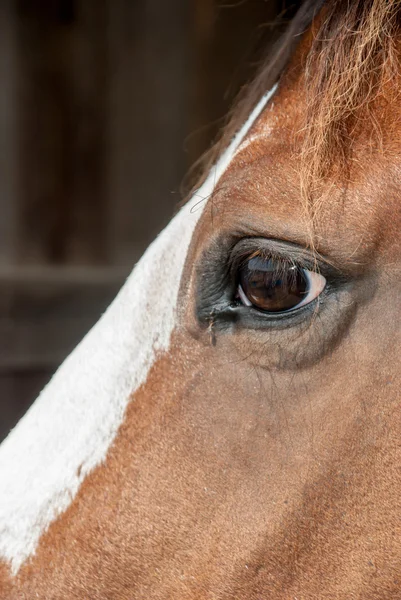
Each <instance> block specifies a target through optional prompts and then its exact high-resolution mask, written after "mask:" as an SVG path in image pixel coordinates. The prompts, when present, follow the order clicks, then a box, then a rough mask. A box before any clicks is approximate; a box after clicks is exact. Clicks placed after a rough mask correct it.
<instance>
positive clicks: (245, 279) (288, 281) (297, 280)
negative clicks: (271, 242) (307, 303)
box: [239, 256, 309, 312]
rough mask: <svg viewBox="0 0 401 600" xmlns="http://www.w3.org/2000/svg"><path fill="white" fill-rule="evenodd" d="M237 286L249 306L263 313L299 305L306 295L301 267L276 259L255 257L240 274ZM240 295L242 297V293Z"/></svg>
mask: <svg viewBox="0 0 401 600" xmlns="http://www.w3.org/2000/svg"><path fill="white" fill-rule="evenodd" d="M239 284H240V286H241V288H242V290H240V296H242V293H243V295H244V296H245V298H242V299H243V300H245V299H247V300H248V302H246V304H248V303H249V304H252V305H253V306H255V307H256V308H258V309H259V310H263V311H266V312H283V311H286V310H291V309H292V308H295V307H296V306H297V305H298V304H300V303H301V302H302V301H303V300H304V298H305V297H306V296H307V294H308V291H309V280H308V277H307V275H306V273H305V271H304V269H301V268H300V267H298V266H296V265H293V264H292V263H290V262H288V261H284V260H282V259H281V260H280V259H276V258H264V257H262V256H256V257H253V258H250V259H249V260H247V261H246V262H245V263H244V264H243V266H242V267H241V269H240V271H239ZM241 292H242V293H241Z"/></svg>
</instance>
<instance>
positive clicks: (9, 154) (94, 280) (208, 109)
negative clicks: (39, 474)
mask: <svg viewBox="0 0 401 600" xmlns="http://www.w3.org/2000/svg"><path fill="white" fill-rule="evenodd" d="M282 5H283V3H282V2H276V1H275V0H268V1H265V0H248V1H247V2H237V1H236V0H235V1H234V2H231V0H230V2H227V3H224V2H222V1H221V2H218V1H217V0H169V2H161V1H160V0H2V2H1V3H0V27H1V35H0V190H1V193H0V439H1V437H2V436H4V435H5V434H6V432H7V431H8V430H9V428H10V427H11V426H13V424H14V423H15V422H16V420H17V419H18V418H19V416H20V415H21V414H22V413H23V412H24V411H25V410H26V408H27V406H28V405H29V403H30V402H31V401H32V400H33V399H34V398H35V396H36V394H37V393H38V391H39V390H40V388H41V387H42V385H43V384H44V383H45V382H46V381H47V379H48V378H49V377H50V375H51V373H53V372H54V370H55V369H56V368H57V366H58V365H59V363H60V362H61V361H62V360H63V359H64V357H65V356H66V354H67V353H68V352H69V351H70V350H71V349H72V348H73V347H74V345H75V344H76V343H77V341H79V339H80V338H81V337H82V335H83V334H84V333H85V332H86V331H87V330H88V329H89V328H90V326H91V325H92V324H93V323H94V322H95V321H96V320H97V318H98V317H99V315H100V314H101V313H102V311H103V310H104V309H105V307H106V306H107V305H108V304H109V302H110V300H111V299H112V297H113V296H114V295H115V293H116V291H117V290H118V288H119V287H120V285H121V283H122V282H123V280H124V278H125V276H126V275H127V273H128V272H129V271H130V269H131V268H132V266H133V264H134V263H135V262H136V260H137V259H138V258H139V256H140V255H141V254H142V252H143V250H144V249H145V247H146V246H147V245H148V243H149V242H150V241H151V240H152V239H153V238H154V236H155V235H156V234H157V232H158V231H160V229H161V228H162V227H163V226H164V225H165V224H166V223H167V222H168V220H169V219H170V217H171V215H172V213H173V211H174V210H175V207H176V205H177V204H178V203H179V202H180V201H181V196H180V192H179V189H180V183H181V181H182V179H183V177H184V175H185V173H186V172H187V171H188V169H189V167H190V166H191V164H192V163H193V162H194V161H195V160H196V159H197V158H198V157H199V156H200V154H201V153H202V152H203V151H204V150H205V149H206V148H207V147H208V146H209V145H210V143H211V140H212V139H213V138H214V136H215V135H216V132H217V131H218V129H219V127H220V125H221V122H222V121H221V119H222V117H223V116H224V115H225V113H226V112H227V110H228V107H229V106H230V104H231V102H232V100H233V98H234V96H235V94H236V92H237V90H238V89H239V87H240V86H241V85H242V84H243V83H244V81H246V79H247V78H248V77H249V76H250V74H251V73H252V72H253V70H254V69H255V66H256V63H255V56H256V55H255V54H252V52H251V53H250V52H249V48H250V47H252V46H253V45H255V43H256V47H257V41H258V39H259V38H260V36H261V34H264V38H266V32H267V37H269V35H275V33H274V30H271V29H269V23H271V22H272V21H273V20H274V18H275V17H276V15H277V14H278V12H279V10H280V9H281V7H282ZM270 32H272V33H270ZM259 46H260V44H259Z"/></svg>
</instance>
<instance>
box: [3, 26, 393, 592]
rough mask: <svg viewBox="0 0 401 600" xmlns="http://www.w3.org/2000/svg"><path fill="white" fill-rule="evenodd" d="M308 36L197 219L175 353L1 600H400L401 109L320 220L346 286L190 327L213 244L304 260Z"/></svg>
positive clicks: (362, 154) (359, 139) (159, 366)
mask: <svg viewBox="0 0 401 600" xmlns="http://www.w3.org/2000/svg"><path fill="white" fill-rule="evenodd" d="M312 40H313V36H312V35H309V36H307V37H306V41H305V40H304V45H303V46H301V47H300V49H299V52H298V53H296V55H295V56H294V58H293V60H292V62H291V67H290V68H289V70H288V71H287V73H286V74H285V75H284V76H283V78H282V81H281V85H280V88H279V91H278V93H277V95H276V96H275V98H274V103H273V104H274V106H270V107H269V108H268V109H267V110H266V111H265V112H264V113H263V114H262V115H261V117H260V119H259V120H258V121H257V122H256V123H255V125H254V126H253V128H252V131H251V135H252V138H253V140H254V141H253V142H252V143H251V144H250V145H248V146H246V147H244V148H243V149H242V150H240V151H239V152H238V154H237V155H236V157H235V159H234V160H233V162H232V163H231V165H230V167H229V169H228V170H227V171H226V173H225V174H224V177H223V178H222V180H221V181H220V183H219V186H218V189H217V190H216V193H215V194H214V196H213V198H212V199H211V201H210V202H209V203H208V204H207V206H206V209H205V212H204V214H203V215H202V217H201V219H200V221H199V224H198V227H197V229H196V231H195V234H194V237H193V239H192V241H191V246H190V250H189V254H188V256H187V261H186V267H185V271H184V274H183V278H182V286H181V290H180V293H179V299H178V307H179V310H178V316H177V327H176V330H175V332H174V335H173V339H172V344H171V348H170V350H169V352H168V353H166V354H165V355H163V356H160V357H159V359H158V360H157V362H156V363H155V364H154V365H153V368H152V370H151V372H150V374H149V377H148V379H147V381H146V383H145V384H144V385H143V386H142V388H141V389H140V390H139V391H138V393H137V394H136V395H135V398H133V401H132V402H131V403H130V405H129V406H128V409H127V412H126V415H125V420H124V423H123V424H122V426H121V428H120V430H119V432H118V436H117V438H116V440H115V443H114V444H113V446H112V447H111V448H110V451H109V453H108V456H107V460H106V461H105V464H104V465H101V466H100V467H98V468H97V469H95V470H94V472H93V473H92V474H91V475H90V476H89V477H87V479H86V480H85V482H84V484H83V485H82V486H81V489H80V490H79V493H78V495H77V496H76V498H75V500H74V501H73V502H72V504H71V506H70V507H69V509H68V510H67V511H66V512H65V513H64V514H63V515H61V516H60V518H59V519H58V520H57V521H56V522H54V523H53V524H52V525H51V526H50V528H49V530H48V531H47V532H46V533H45V534H44V535H43V536H42V538H41V540H40V544H39V547H38V550H37V552H36V554H35V556H33V557H31V559H30V560H29V561H27V563H26V564H25V565H24V566H23V567H22V569H21V570H20V572H19V574H18V576H17V577H16V578H15V579H13V580H12V579H11V578H10V577H9V574H8V572H7V567H6V566H4V567H3V569H2V570H0V590H1V593H0V597H1V600H3V598H4V600H31V599H32V598H38V599H39V600H81V599H82V598H89V599H90V600H133V599H135V600H170V599H174V600H232V599H237V598H238V599H241V600H261V599H263V600H351V599H355V600H399V598H400V597H401V493H400V490H401V471H400V464H401V444H400V440H401V412H400V407H399V400H400V395H399V394H400V392H399V391H400V377H401V356H400V352H399V348H400V347H401V327H400V323H401V314H400V297H401V285H400V268H401V234H400V232H401V202H400V189H401V159H400V156H401V128H400V118H401V106H399V105H398V104H396V103H394V104H392V103H384V104H383V105H382V106H383V107H384V108H380V110H379V109H378V107H377V106H375V107H373V106H372V110H374V111H375V114H374V118H375V119H376V120H377V123H378V126H379V127H380V129H382V130H383V131H384V130H385V131H386V132H387V134H386V136H384V137H383V144H382V146H383V147H382V149H380V148H377V147H375V146H374V145H372V146H371V147H367V146H366V143H365V138H364V136H356V137H355V138H354V140H353V149H352V152H353V156H354V157H355V160H353V161H350V164H349V169H348V171H349V172H348V173H346V174H344V176H342V174H341V173H337V180H336V184H335V185H331V186H330V190H331V192H330V193H331V196H330V202H327V203H324V204H322V206H321V207H320V210H319V212H318V213H317V214H316V220H315V224H314V226H315V234H316V235H315V242H316V249H317V251H318V253H320V254H321V255H322V256H324V257H325V258H326V259H327V260H328V262H329V263H330V264H331V265H333V268H334V270H335V272H336V274H340V275H341V277H342V279H341V281H340V282H338V281H337V283H336V281H333V282H332V283H331V285H332V289H331V290H330V293H329V294H328V295H327V296H326V297H325V299H323V300H322V302H321V305H319V307H318V310H317V314H316V315H315V317H314V318H307V317H305V318H304V319H303V320H302V321H300V322H299V323H297V324H293V325H292V326H286V327H270V326H264V327H262V328H260V327H259V328H258V327H256V326H244V325H242V326H241V324H240V323H239V324H237V323H232V324H231V325H226V326H224V327H222V326H220V327H219V326H218V323H217V322H216V324H215V326H214V335H213V340H211V335H210V330H209V328H208V327H207V326H205V324H204V323H201V322H200V320H199V315H198V312H197V304H198V302H199V298H200V297H201V296H202V290H203V288H204V286H205V285H206V284H208V282H209V279H212V281H213V278H214V277H215V276H216V275H215V274H216V269H214V268H212V271H210V270H208V269H210V266H209V263H210V261H212V264H213V265H214V264H215V262H213V261H215V260H216V255H217V259H218V260H217V263H218V267H217V271H218V269H219V266H221V264H223V265H225V264H226V262H227V260H228V258H227V253H228V254H229V251H225V252H224V253H223V255H222V256H221V257H220V259H219V258H218V257H219V256H220V255H219V252H221V251H222V248H223V247H224V245H225V244H228V246H229V248H232V246H233V245H234V244H235V243H237V242H238V240H246V239H249V238H255V237H259V238H266V239H269V240H271V241H274V240H284V241H285V240H286V241H287V242H290V243H291V244H292V245H297V246H298V247H299V248H301V249H304V248H305V247H306V246H307V245H308V242H309V232H308V228H307V227H306V226H305V212H304V207H303V205H302V201H301V191H300V186H299V160H298V156H299V152H301V148H302V140H299V138H297V136H295V137H294V132H297V131H299V130H300V129H301V128H302V126H303V124H304V118H305V113H306V111H307V108H308V102H309V100H308V97H307V96H306V94H305V76H304V67H305V62H304V58H305V56H306V54H305V51H306V52H307V51H308V48H307V43H309V44H311V43H312ZM394 86H396V87H397V89H400V88H401V80H400V77H399V76H398V75H397V78H396V80H395V81H394ZM297 140H298V141H297ZM297 143H298V144H299V146H297ZM294 144H295V151H294ZM227 240H228V241H227ZM228 242H229V243H228ZM222 278H224V274H223V275H222ZM215 283H216V282H215ZM218 283H219V282H218ZM211 289H212V293H213V290H214V288H213V286H212V288H211ZM209 295H210V292H209ZM150 308H151V307H150ZM216 321H218V320H217V319H216Z"/></svg>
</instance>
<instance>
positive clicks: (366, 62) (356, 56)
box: [203, 0, 401, 213]
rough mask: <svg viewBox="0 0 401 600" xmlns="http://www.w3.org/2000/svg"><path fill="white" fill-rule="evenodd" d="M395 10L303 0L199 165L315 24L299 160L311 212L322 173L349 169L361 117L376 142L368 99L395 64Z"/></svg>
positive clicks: (365, 0)
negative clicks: (372, 133)
mask: <svg viewBox="0 0 401 600" xmlns="http://www.w3.org/2000/svg"><path fill="white" fill-rule="evenodd" d="M400 15H401V1H400V0H305V1H304V3H303V4H302V6H301V8H300V9H299V11H298V13H297V14H296V16H295V17H294V19H293V20H292V21H291V23H290V25H289V26H288V28H287V31H286V33H285V34H284V36H283V37H282V38H281V40H280V41H279V43H278V45H277V46H276V48H275V49H273V51H272V52H271V53H270V56H269V57H268V59H267V60H265V61H264V62H263V64H261V66H260V68H259V72H258V74H257V76H256V78H255V79H254V81H253V82H251V83H250V85H249V86H248V87H247V88H245V89H244V90H242V92H241V93H240V96H239V98H238V100H237V103H236V106H235V107H234V110H233V111H232V114H231V116H230V118H229V121H228V124H227V126H226V128H225V130H224V131H223V133H222V136H221V138H220V140H219V141H218V143H217V144H215V146H214V147H213V148H212V150H211V151H210V152H209V153H208V154H207V155H206V156H205V159H204V161H203V165H204V166H205V165H206V166H207V167H209V168H210V166H211V165H212V164H213V162H214V161H215V160H216V156H217V155H218V154H219V153H220V152H221V149H222V148H223V147H226V146H227V144H228V143H229V140H230V139H231V138H232V137H233V135H234V133H235V131H237V130H238V128H239V126H240V124H241V123H243V122H244V121H245V119H246V116H247V115H248V114H249V113H250V111H251V110H252V108H253V107H254V106H255V104H256V103H257V101H258V99H259V98H260V97H261V96H262V95H263V93H265V92H266V90H268V89H270V88H271V87H272V86H273V84H274V83H276V82H277V81H278V80H279V79H280V76H281V75H282V74H283V72H285V69H286V67H287V65H288V63H289V60H290V58H291V56H292V55H293V53H294V51H295V49H296V47H297V46H298V44H299V43H300V42H301V41H302V39H303V37H304V34H305V33H306V31H307V30H308V29H309V28H310V26H311V25H312V28H311V35H312V42H311V44H310V45H309V50H308V52H307V53H306V55H305V56H304V57H303V61H304V62H303V67H304V86H305V97H306V102H307V110H306V114H305V121H304V125H303V127H302V129H301V132H300V133H301V144H300V161H299V165H300V187H301V190H300V191H301V196H302V198H303V199H304V200H305V201H306V205H307V208H308V210H310V209H311V207H312V213H313V212H314V211H315V205H316V204H318V199H319V194H320V190H321V187H322V184H323V183H324V181H325V180H326V179H327V177H328V176H329V175H330V174H333V171H336V172H341V174H342V175H344V173H347V172H348V167H349V159H350V157H351V155H352V148H353V142H354V140H355V137H356V130H357V129H358V127H359V126H360V124H361V123H362V124H363V125H364V127H365V129H366V130H367V131H373V132H375V133H376V134H377V135H376V138H377V141H378V142H379V143H380V140H381V130H380V126H379V124H378V121H377V119H376V118H375V113H374V111H373V110H372V107H373V105H374V103H375V102H376V101H377V100H378V98H380V97H382V96H383V95H384V94H383V90H385V89H386V91H388V90H387V88H389V87H390V88H391V86H389V85H387V84H388V83H389V82H390V81H391V79H392V77H393V76H394V75H395V73H397V72H398V70H399V58H398V54H397V51H396V42H397V39H398V36H399V31H400ZM393 99H394V98H393Z"/></svg>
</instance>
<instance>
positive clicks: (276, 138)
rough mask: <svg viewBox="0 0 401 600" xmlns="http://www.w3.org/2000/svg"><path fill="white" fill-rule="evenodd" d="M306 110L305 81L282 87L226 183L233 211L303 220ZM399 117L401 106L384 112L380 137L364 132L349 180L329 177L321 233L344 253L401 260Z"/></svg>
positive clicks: (225, 197)
mask: <svg viewBox="0 0 401 600" xmlns="http://www.w3.org/2000/svg"><path fill="white" fill-rule="evenodd" d="M297 99H298V100H299V102H297ZM304 110H305V102H304V94H303V93H302V88H301V83H300V82H297V83H296V84H294V85H293V86H292V87H284V88H281V89H279V91H278V93H277V94H276V95H275V97H274V100H273V101H272V102H271V103H270V104H269V106H268V107H266V108H265V109H264V110H263V112H262V113H261V115H260V116H259V118H258V119H257V121H256V122H255V123H254V125H253V126H252V128H251V129H250V131H249V132H248V134H247V136H245V138H244V139H243V141H242V143H241V144H240V145H239V146H238V148H237V150H236V152H235V154H234V156H233V159H232V161H231V164H230V166H229V168H228V169H227V170H226V172H225V174H224V176H223V178H222V185H221V190H222V195H221V201H222V203H223V204H227V205H229V206H228V210H232V212H233V213H235V214H238V204H242V203H244V206H243V211H247V212H248V214H251V215H252V213H255V214H257V215H262V216H263V217H267V215H268V216H269V219H270V218H273V217H278V218H279V219H285V220H288V221H291V219H292V218H299V216H300V215H301V214H302V217H303V218H304V217H305V216H306V215H305V204H304V199H303V198H302V194H301V187H300V171H299V150H300V145H301V144H302V133H301V129H302V126H303V116H302V115H303V112H304ZM378 113H379V116H378V118H379V117H380V111H379V110H378ZM400 116H401V107H398V106H390V107H389V109H388V110H387V112H386V113H385V114H383V115H381V119H382V125H383V127H385V125H386V124H388V127H387V128H386V130H385V131H383V132H382V133H383V138H381V139H379V138H378V137H372V132H366V131H365V132H363V133H362V135H361V136H360V138H358V139H356V141H355V146H354V149H353V156H352V160H351V161H350V174H349V178H348V179H347V180H342V179H341V174H340V177H338V176H335V177H331V178H328V180H327V181H326V183H325V187H324V188H323V192H322V196H321V199H320V201H319V210H318V212H317V214H316V221H315V226H316V228H317V234H318V235H319V236H320V237H322V238H327V240H328V242H329V244H330V245H336V243H338V244H344V252H345V254H346V253H347V252H351V253H353V252H354V246H355V244H356V245H357V246H358V252H362V251H363V252H364V253H365V258H367V259H369V256H372V255H373V253H374V252H377V253H381V254H383V255H385V256H387V257H388V256H389V255H391V258H392V259H393V258H396V257H398V255H400V257H401V202H400V192H399V190H400V187H401V135H400V133H399V129H398V128H397V127H394V122H397V123H399V120H400ZM378 135H379V134H378ZM233 190H235V192H236V193H237V194H238V195H236V193H232V191H233ZM236 199H237V202H236ZM248 200H249V202H248ZM222 214H224V215H226V214H227V211H226V210H224V211H222ZM306 218H307V217H306ZM330 238H331V239H330ZM334 238H336V239H334ZM348 242H349V248H348ZM397 242H398V243H397Z"/></svg>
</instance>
